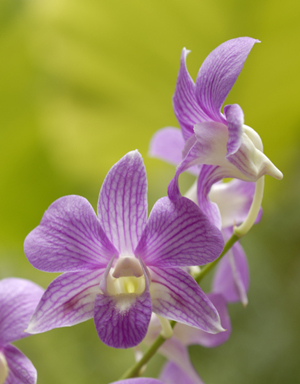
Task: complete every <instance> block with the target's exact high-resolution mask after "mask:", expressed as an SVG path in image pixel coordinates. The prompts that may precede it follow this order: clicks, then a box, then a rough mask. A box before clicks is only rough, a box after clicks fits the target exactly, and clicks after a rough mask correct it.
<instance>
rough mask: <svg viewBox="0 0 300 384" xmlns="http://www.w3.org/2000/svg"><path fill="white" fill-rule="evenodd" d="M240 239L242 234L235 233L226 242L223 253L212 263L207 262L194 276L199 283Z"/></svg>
mask: <svg viewBox="0 0 300 384" xmlns="http://www.w3.org/2000/svg"><path fill="white" fill-rule="evenodd" d="M239 239H240V236H237V235H235V234H233V235H232V236H231V238H230V239H229V240H228V241H227V243H226V244H225V247H224V249H223V252H222V253H221V255H220V256H219V257H218V258H217V259H216V260H215V261H213V262H212V263H209V264H206V265H205V266H204V267H203V268H202V269H201V271H200V272H199V273H198V274H197V275H196V276H194V278H195V280H196V281H197V283H198V284H199V283H200V281H201V280H202V279H203V277H204V276H205V275H206V274H207V273H208V272H209V271H210V270H211V269H213V268H214V266H215V265H216V264H218V262H219V261H220V260H221V259H222V257H223V256H224V255H226V253H227V252H228V251H229V249H230V248H231V247H232V246H233V244H234V243H235V242H236V241H238V240H239Z"/></svg>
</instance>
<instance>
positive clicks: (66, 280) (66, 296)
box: [27, 269, 104, 333]
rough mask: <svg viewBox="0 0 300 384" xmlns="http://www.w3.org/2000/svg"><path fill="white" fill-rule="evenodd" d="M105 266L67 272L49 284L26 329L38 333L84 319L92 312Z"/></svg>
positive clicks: (88, 317) (91, 315)
mask: <svg viewBox="0 0 300 384" xmlns="http://www.w3.org/2000/svg"><path fill="white" fill-rule="evenodd" d="M103 273H104V270H103V269H102V270H94V271H80V272H66V273H64V274H62V275H60V276H58V277H57V278H56V279H55V280H53V281H52V283H51V284H50V285H49V287H48V288H47V290H46V291H45V293H44V295H43V297H42V298H41V301H40V302H39V304H38V306H37V308H36V310H35V312H34V314H33V316H32V318H31V320H30V323H29V326H28V329H27V332H29V333H41V332H46V331H49V330H51V329H53V328H58V327H67V326H71V325H75V324H78V323H81V322H83V321H86V320H88V319H90V318H92V317H93V315H94V302H95V297H96V295H97V294H98V293H99V292H100V290H99V283H100V280H101V277H102V275H103Z"/></svg>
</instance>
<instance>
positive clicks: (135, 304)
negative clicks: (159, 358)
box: [94, 289, 152, 348]
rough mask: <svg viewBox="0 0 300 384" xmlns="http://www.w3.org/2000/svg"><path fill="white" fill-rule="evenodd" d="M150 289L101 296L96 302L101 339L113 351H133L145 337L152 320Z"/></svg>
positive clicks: (96, 319)
mask: <svg viewBox="0 0 300 384" xmlns="http://www.w3.org/2000/svg"><path fill="white" fill-rule="evenodd" d="M151 312H152V305H151V297H150V293H149V289H145V291H144V292H143V293H142V294H141V295H139V296H137V295H136V294H134V293H131V294H120V295H114V296H109V295H105V294H99V295H97V297H96V300H95V314H94V320H95V326H96V329H97V333H98V336H99V338H100V340H101V341H102V342H103V343H104V344H106V345H108V346H109V347H113V348H130V347H134V346H136V345H138V344H139V343H140V342H141V341H142V340H143V338H144V337H145V335H146V333H147V329H148V325H149V322H150V318H151Z"/></svg>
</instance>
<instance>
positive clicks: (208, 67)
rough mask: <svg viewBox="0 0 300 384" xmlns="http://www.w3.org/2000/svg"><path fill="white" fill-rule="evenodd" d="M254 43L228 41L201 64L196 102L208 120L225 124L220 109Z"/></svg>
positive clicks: (243, 40) (243, 39) (247, 38)
mask: <svg viewBox="0 0 300 384" xmlns="http://www.w3.org/2000/svg"><path fill="white" fill-rule="evenodd" d="M257 42H259V41H258V40H255V39H252V38H250V37H239V38H237V39H232V40H228V41H226V42H225V43H223V44H221V45H219V46H218V47H217V48H216V49H214V50H213V51H212V52H211V53H210V54H209V55H208V56H207V58H206V59H205V60H204V62H203V64H202V66H201V68H200V70H199V73H198V76H197V80H196V98H197V101H198V104H199V106H200V108H201V109H202V110H203V111H204V112H205V113H206V114H207V115H208V116H209V117H210V119H211V120H214V121H218V122H224V118H223V117H222V115H221V113H220V110H221V106H222V104H223V103H224V101H225V99H226V97H227V95H228V93H229V91H230V90H231V88H232V86H233V85H234V83H235V81H236V79H237V77H238V75H239V74H240V72H241V70H242V68H243V65H244V63H245V60H246V59H247V56H248V54H249V53H250V51H251V49H252V47H253V45H254V44H255V43H257Z"/></svg>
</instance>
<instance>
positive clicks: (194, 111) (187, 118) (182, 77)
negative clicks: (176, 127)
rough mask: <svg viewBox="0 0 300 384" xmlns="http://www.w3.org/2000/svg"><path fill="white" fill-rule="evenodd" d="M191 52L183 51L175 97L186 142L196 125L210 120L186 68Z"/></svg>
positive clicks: (178, 117) (175, 106)
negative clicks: (197, 97)
mask: <svg viewBox="0 0 300 384" xmlns="http://www.w3.org/2000/svg"><path fill="white" fill-rule="evenodd" d="M189 52H190V51H188V50H187V49H185V48H183V50H182V53H181V58H180V69H179V73H178V77H177V83H176V88H175V93H174V96H173V108H174V113H175V116H176V117H177V120H178V122H179V124H180V126H181V129H182V134H183V137H184V138H185V140H186V139H187V138H188V137H190V136H191V135H192V134H193V127H194V125H195V124H197V123H199V122H201V121H207V120H209V118H208V116H207V115H206V113H205V112H204V111H203V110H202V109H201V108H200V107H199V105H198V102H197V100H196V96H195V84H194V81H193V80H192V78H191V76H190V74H189V72H188V70H187V68H186V57H187V55H188V53H189Z"/></svg>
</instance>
